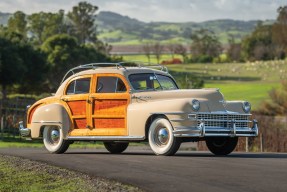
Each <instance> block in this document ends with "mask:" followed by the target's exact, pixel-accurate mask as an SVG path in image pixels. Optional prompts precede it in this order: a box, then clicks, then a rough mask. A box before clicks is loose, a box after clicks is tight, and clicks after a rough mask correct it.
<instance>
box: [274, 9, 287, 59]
mask: <svg viewBox="0 0 287 192" xmlns="http://www.w3.org/2000/svg"><path fill="white" fill-rule="evenodd" d="M277 12H278V17H277V20H276V22H275V23H274V24H273V26H272V39H273V42H274V43H275V44H276V45H277V46H276V55H277V57H279V58H284V57H285V56H286V55H287V6H284V7H279V8H278V10H277Z"/></svg>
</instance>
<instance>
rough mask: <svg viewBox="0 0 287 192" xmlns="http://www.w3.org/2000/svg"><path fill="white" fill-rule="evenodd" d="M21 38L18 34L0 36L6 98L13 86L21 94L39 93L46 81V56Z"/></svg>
mask: <svg viewBox="0 0 287 192" xmlns="http://www.w3.org/2000/svg"><path fill="white" fill-rule="evenodd" d="M21 37H22V36H21V35H19V34H17V33H9V35H8V34H6V36H0V84H1V85H2V93H3V97H4V98H5V97H6V95H7V90H8V88H10V87H12V86H13V85H17V86H16V87H18V88H19V90H18V91H20V93H27V92H37V91H38V90H39V88H41V85H42V82H43V81H44V79H45V72H46V71H47V70H46V69H47V68H46V67H47V66H46V62H45V59H46V58H45V55H43V54H42V53H41V52H40V51H39V50H35V49H34V48H33V47H32V46H31V45H29V44H28V43H27V42H26V41H23V40H22V39H21ZM22 38H23V37H22Z"/></svg>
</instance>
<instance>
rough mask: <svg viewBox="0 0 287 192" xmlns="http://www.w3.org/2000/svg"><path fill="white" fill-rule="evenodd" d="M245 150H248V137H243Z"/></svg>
mask: <svg viewBox="0 0 287 192" xmlns="http://www.w3.org/2000/svg"><path fill="white" fill-rule="evenodd" d="M245 152H249V143H248V137H245Z"/></svg>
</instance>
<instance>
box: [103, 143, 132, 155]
mask: <svg viewBox="0 0 287 192" xmlns="http://www.w3.org/2000/svg"><path fill="white" fill-rule="evenodd" d="M104 145H105V148H106V149H107V150H108V151H109V152H110V153H113V154H119V153H122V152H124V151H125V150H126V149H127V148H128V146H129V143H117V142H104Z"/></svg>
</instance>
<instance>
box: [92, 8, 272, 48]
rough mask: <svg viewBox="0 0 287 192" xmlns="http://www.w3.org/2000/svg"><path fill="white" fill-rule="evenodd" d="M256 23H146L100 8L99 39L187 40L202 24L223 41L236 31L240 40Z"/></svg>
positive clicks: (127, 41) (125, 41) (122, 41)
mask: <svg viewBox="0 0 287 192" xmlns="http://www.w3.org/2000/svg"><path fill="white" fill-rule="evenodd" d="M266 22H267V21H266ZM268 22H269V21H268ZM271 22H273V21H271ZM257 23H258V20H252V21H238V20H231V19H224V20H213V21H206V22H199V23H196V22H186V23H171V22H150V23H145V22H142V21H139V20H136V19H132V18H130V17H128V16H122V15H120V14H117V13H113V12H106V11H102V12H100V13H99V14H98V16H97V24H98V34H99V38H100V39H103V40H104V41H106V42H109V43H112V44H130V45H131V44H140V43H141V42H144V41H148V40H151V41H161V42H163V43H172V42H181V43H184V42H187V43H188V42H189V41H190V35H191V34H192V33H193V32H194V31H196V30H199V29H201V28H206V29H209V30H212V31H214V32H215V33H216V34H217V35H218V37H219V39H220V41H221V42H222V43H227V40H228V35H229V34H232V35H234V36H235V37H236V39H237V40H240V39H241V38H242V37H244V36H245V35H247V34H250V33H251V32H252V31H253V29H254V28H255V27H256V25H257Z"/></svg>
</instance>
